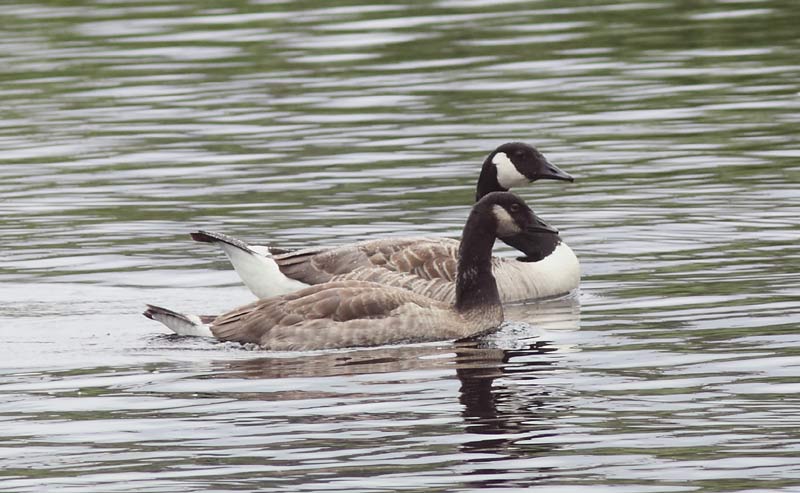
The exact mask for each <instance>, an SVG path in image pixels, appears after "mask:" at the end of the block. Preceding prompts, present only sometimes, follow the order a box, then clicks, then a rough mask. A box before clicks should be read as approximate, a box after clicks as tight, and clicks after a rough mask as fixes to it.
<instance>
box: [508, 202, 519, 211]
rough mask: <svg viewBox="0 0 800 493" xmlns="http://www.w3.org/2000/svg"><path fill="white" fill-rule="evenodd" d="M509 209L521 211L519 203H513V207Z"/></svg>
mask: <svg viewBox="0 0 800 493" xmlns="http://www.w3.org/2000/svg"><path fill="white" fill-rule="evenodd" d="M509 209H510V210H511V212H519V204H511V207H509Z"/></svg>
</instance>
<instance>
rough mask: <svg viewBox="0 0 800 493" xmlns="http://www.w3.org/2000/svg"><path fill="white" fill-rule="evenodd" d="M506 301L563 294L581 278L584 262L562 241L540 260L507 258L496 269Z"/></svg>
mask: <svg viewBox="0 0 800 493" xmlns="http://www.w3.org/2000/svg"><path fill="white" fill-rule="evenodd" d="M494 274H495V278H496V279H497V287H498V289H499V291H500V297H501V298H502V301H503V303H514V302H518V301H526V300H533V299H538V298H550V297H553V296H561V295H564V294H567V293H569V292H570V291H572V290H573V289H576V288H577V287H578V286H579V285H580V282H581V266H580V263H579V262H578V257H576V256H575V252H573V251H572V249H571V248H570V247H569V246H567V244H566V243H563V242H562V243H560V244H559V245H558V246H557V247H556V249H555V250H553V253H551V254H550V255H548V256H547V257H545V258H543V259H542V260H540V261H538V262H519V261H517V260H516V259H514V260H512V259H508V260H506V261H505V262H503V263H502V264H500V266H499V267H498V268H496V269H495V271H494Z"/></svg>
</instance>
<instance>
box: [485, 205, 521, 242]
mask: <svg viewBox="0 0 800 493" xmlns="http://www.w3.org/2000/svg"><path fill="white" fill-rule="evenodd" d="M492 213H493V214H494V217H495V219H496V220H497V234H498V236H513V235H515V234H517V233H520V232H521V231H522V230H521V229H520V228H519V226H517V222H516V221H514V219H513V218H512V217H511V214H509V213H508V211H507V210H505V209H503V208H502V207H501V206H499V205H497V204H495V205H494V206H493V207H492Z"/></svg>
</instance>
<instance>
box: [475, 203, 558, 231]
mask: <svg viewBox="0 0 800 493" xmlns="http://www.w3.org/2000/svg"><path fill="white" fill-rule="evenodd" d="M484 201H488V202H489V203H490V204H491V211H492V217H493V218H494V222H495V232H496V235H497V237H498V238H500V239H501V240H505V239H508V238H515V237H517V236H519V235H521V234H524V233H525V232H530V233H536V234H549V235H558V230H557V229H555V228H554V227H552V226H550V225H549V224H547V223H546V222H544V221H543V220H542V219H541V218H540V217H539V216H537V215H536V214H534V212H533V211H532V210H531V208H530V207H528V204H526V203H525V201H524V200H522V199H521V198H519V197H518V196H516V195H514V194H513V193H509V192H505V193H504V192H492V193H490V194H488V195H487V196H486V197H484V198H483V199H481V202H484Z"/></svg>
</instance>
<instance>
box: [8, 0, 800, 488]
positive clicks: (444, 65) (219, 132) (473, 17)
mask: <svg viewBox="0 0 800 493" xmlns="http://www.w3.org/2000/svg"><path fill="white" fill-rule="evenodd" d="M798 21H800V19H799V18H798V10H797V8H796V6H795V5H794V2H791V1H789V0H766V1H755V0H754V1H746V0H745V1H722V0H720V1H713V2H711V1H709V2H684V1H679V0H662V1H655V0H644V1H641V2H625V3H619V4H618V3H613V2H600V1H590V0H567V1H562V2H545V1H540V2H515V1H511V2H488V1H482V0H442V1H439V2H431V3H428V4H424V5H421V4H412V3H402V2H395V3H389V4H370V3H363V2H362V3H358V2H356V3H349V4H341V5H332V4H330V3H325V2H277V3H274V2H260V1H249V2H247V1H236V2H226V3H224V4H220V6H212V5H211V4H209V3H204V2H163V1H159V0H155V1H147V2H137V1H129V0H121V1H114V2H110V1H101V0H97V1H86V2H80V3H75V2H56V1H41V2H17V3H4V4H3V6H2V7H0V108H1V109H2V115H3V118H2V119H0V147H2V149H3V152H2V153H0V218H2V219H0V233H2V238H3V242H2V245H3V248H2V250H1V251H0V338H2V342H3V344H2V345H0V437H2V440H0V489H2V490H3V491H9V492H39V491H45V490H47V491H63V492H71V491H74V492H86V491H97V492H108V491H153V492H156V491H157V492H168V491H169V492H172V491H174V492H178V491H195V490H202V491H256V490H258V491H323V490H324V491H365V492H366V491H369V492H372V491H389V490H417V491H470V490H478V489H480V490H482V491H493V490H507V489H515V488H516V489H523V488H536V487H538V488H541V489H542V490H545V491H548V492H562V491H563V492H570V493H573V492H582V491H590V490H591V491H592V493H597V492H598V491H600V492H604V491H609V492H612V491H613V492H615V493H616V492H683V491H748V492H751V491H752V492H755V491H796V490H797V489H798V488H800V459H799V458H798V457H800V453H799V452H800V434H798V432H797V430H798V428H799V427H798V425H799V424H800V420H798V417H797V416H798V413H797V409H798V405H800V399H798V398H797V391H798V390H800V363H798V362H799V361H800V360H799V359H798V358H797V356H798V352H800V351H798V348H800V334H799V333H798V330H797V329H798V320H800V289H799V288H798V279H800V268H798V265H800V248H798V238H799V237H800V235H799V233H800V231H799V228H798V221H797V218H798V217H800V189H798V182H800V164H798V163H800V138H798V128H800V126H799V125H798V124H800V84H798V82H797V81H798V80H800V64H798V62H797V61H798V60H800V43H799V42H798V38H797V28H796V26H797V25H798ZM510 140H522V141H526V142H529V143H531V144H534V145H536V146H537V147H538V148H539V149H540V150H542V151H543V152H544V153H545V154H546V155H547V156H548V157H549V158H550V160H551V161H553V162H554V163H556V164H558V165H559V166H561V167H562V168H563V169H565V170H567V171H568V172H570V173H572V174H574V175H575V176H576V177H577V181H576V183H574V184H563V183H557V182H542V183H536V184H534V185H533V186H531V187H529V188H527V189H524V190H520V193H521V194H522V195H523V196H524V197H525V198H526V199H527V200H528V201H529V203H530V204H531V205H532V206H533V208H534V209H535V210H536V211H537V213H539V214H540V215H541V216H542V217H543V218H546V220H547V221H548V222H550V223H551V224H553V225H555V226H557V227H558V228H559V229H560V230H561V232H562V237H563V238H564V239H565V241H566V242H567V243H568V244H569V245H570V246H571V247H572V248H573V249H574V250H575V251H576V253H577V254H578V256H579V257H580V259H581V262H582V268H583V280H582V286H581V290H580V292H579V293H576V294H575V295H574V296H572V297H568V298H566V299H561V300H555V301H551V302H543V303H533V304H528V305H523V306H515V307H510V308H509V309H508V310H507V318H509V320H510V321H511V322H510V323H509V324H507V325H505V326H504V327H503V328H502V330H501V331H500V332H498V333H497V334H494V335H492V336H490V337H487V338H484V339H482V340H480V341H477V342H475V343H471V344H466V343H465V344H454V343H449V342H443V343H437V344H422V345H412V346H399V347H386V348H376V349H368V350H347V351H331V352H310V353H284V354H280V353H262V352H252V351H244V350H242V349H241V348H239V347H238V346H236V345H233V344H217V343H213V342H209V341H205V340H188V339H182V338H175V337H171V336H169V335H168V334H167V333H166V331H165V330H164V329H163V328H162V327H161V326H160V325H158V324H155V323H153V322H151V321H149V320H146V319H144V318H143V317H141V315H140V313H141V311H142V309H143V306H144V303H147V302H151V303H159V304H163V305H166V306H169V307H172V308H175V309H179V310H183V311H187V312H216V311H222V310H225V309H229V308H231V307H233V306H236V305H238V304H242V303H245V302H248V301H250V300H252V295H250V294H249V293H248V292H247V291H246V289H245V288H244V287H242V286H241V285H240V283H239V282H238V280H237V278H236V275H235V274H234V273H233V272H232V271H231V270H230V269H229V267H228V264H227V262H226V260H225V259H224V257H223V256H222V255H221V254H220V253H219V252H217V251H215V250H214V249H213V248H210V247H209V246H208V245H203V244H196V243H193V242H191V241H190V240H189V238H188V233H189V232H190V231H192V230H194V229H197V228H203V229H210V230H219V231H223V232H226V233H228V234H231V235H235V236H239V237H242V238H244V239H247V240H251V241H257V240H268V241H270V242H272V243H273V244H276V245H280V246H284V247H296V246H301V245H333V244H337V243H341V242H346V241H352V240H355V239H361V238H366V237H372V236H377V235H406V234H426V235H442V236H456V235H458V234H459V232H460V229H461V227H462V225H463V220H464V218H465V217H466V214H467V212H468V209H469V207H468V206H469V204H470V202H471V200H472V197H473V194H474V186H475V180H476V178H477V174H478V170H479V166H480V163H481V162H482V160H483V158H484V156H485V155H486V154H487V153H488V152H489V151H491V150H492V149H493V148H494V147H496V146H497V145H499V144H500V143H502V142H506V141H510ZM499 251H500V253H501V254H510V252H509V251H508V250H507V249H505V248H499Z"/></svg>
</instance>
